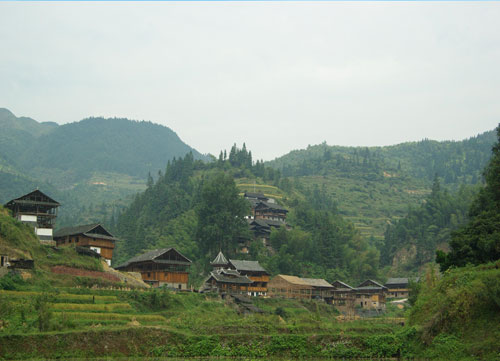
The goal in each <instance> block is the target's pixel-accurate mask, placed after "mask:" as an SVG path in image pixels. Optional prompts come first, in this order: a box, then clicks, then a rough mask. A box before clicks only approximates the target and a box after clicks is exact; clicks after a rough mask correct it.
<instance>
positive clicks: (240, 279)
mask: <svg viewBox="0 0 500 361" xmlns="http://www.w3.org/2000/svg"><path fill="white" fill-rule="evenodd" d="M212 277H213V278H214V279H215V280H216V281H217V282H222V283H238V284H251V283H252V282H253V281H252V280H251V279H250V278H248V277H247V276H241V275H237V276H228V275H226V274H224V273H223V272H218V271H214V272H210V276H209V277H208V280H209V279H210V278H212Z"/></svg>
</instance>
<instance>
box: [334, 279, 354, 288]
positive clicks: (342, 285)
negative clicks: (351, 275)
mask: <svg viewBox="0 0 500 361" xmlns="http://www.w3.org/2000/svg"><path fill="white" fill-rule="evenodd" d="M333 286H334V287H336V288H337V289H341V290H342V289H348V290H353V289H354V287H351V286H349V285H348V284H347V283H344V282H342V281H339V280H337V281H335V282H333ZM339 286H340V287H339Z"/></svg>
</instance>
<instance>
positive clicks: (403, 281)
mask: <svg viewBox="0 0 500 361" xmlns="http://www.w3.org/2000/svg"><path fill="white" fill-rule="evenodd" d="M419 279H420V277H414V278H407V277H403V278H389V279H388V280H387V282H386V283H385V286H388V285H400V284H408V283H409V282H410V280H414V281H415V282H418V280H419Z"/></svg>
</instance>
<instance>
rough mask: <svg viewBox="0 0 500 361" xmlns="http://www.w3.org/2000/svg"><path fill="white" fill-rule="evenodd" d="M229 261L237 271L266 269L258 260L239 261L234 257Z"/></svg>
mask: <svg viewBox="0 0 500 361" xmlns="http://www.w3.org/2000/svg"><path fill="white" fill-rule="evenodd" d="M229 263H230V264H232V265H233V266H234V268H236V269H237V270H238V271H239V272H241V271H252V272H265V273H267V271H266V270H265V269H264V268H262V266H261V265H260V264H259V262H258V261H239V260H235V259H230V260H229Z"/></svg>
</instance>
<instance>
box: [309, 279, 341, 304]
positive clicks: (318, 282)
mask: <svg viewBox="0 0 500 361" xmlns="http://www.w3.org/2000/svg"><path fill="white" fill-rule="evenodd" d="M302 280H303V281H305V282H306V283H308V284H310V285H311V286H312V294H311V297H312V298H313V299H322V300H324V301H325V302H326V303H333V291H334V290H335V287H333V286H332V285H331V284H329V283H328V282H327V281H325V280H324V279H322V278H302Z"/></svg>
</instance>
